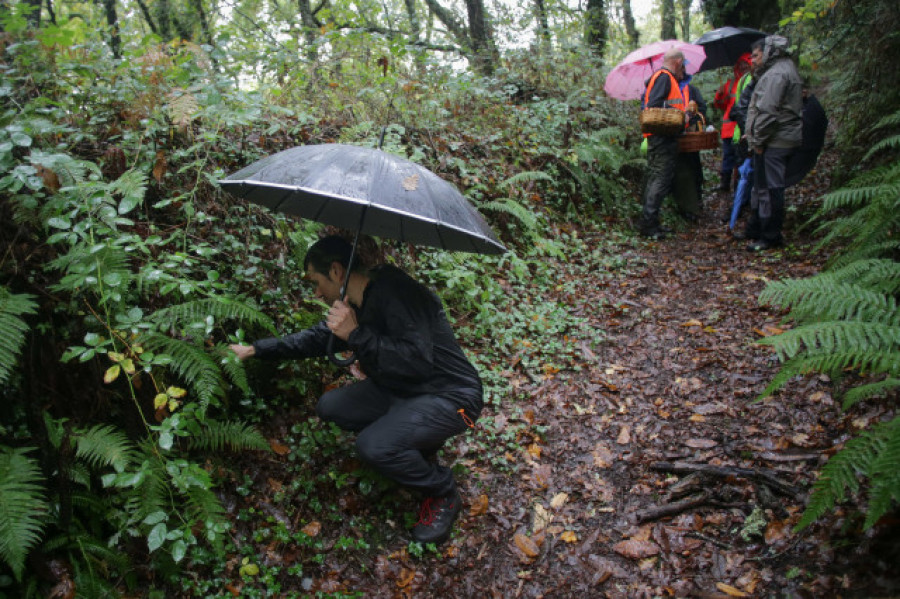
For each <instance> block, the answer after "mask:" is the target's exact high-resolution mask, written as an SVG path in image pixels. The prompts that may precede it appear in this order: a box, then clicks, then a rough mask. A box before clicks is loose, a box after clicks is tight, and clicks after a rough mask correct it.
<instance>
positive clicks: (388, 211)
mask: <svg viewBox="0 0 900 599" xmlns="http://www.w3.org/2000/svg"><path fill="white" fill-rule="evenodd" d="M219 184H220V185H221V186H222V187H224V188H225V189H227V190H228V191H229V192H231V193H232V194H234V195H236V196H238V197H241V198H245V199H247V200H249V201H251V202H253V203H255V204H260V205H262V206H265V207H267V208H269V209H271V210H275V211H277V212H282V213H284V214H289V215H295V216H301V217H303V218H308V219H310V220H314V221H316V222H320V223H323V224H326V225H333V226H336V227H340V228H343V229H349V230H352V231H356V239H355V240H354V242H353V253H352V254H351V257H350V261H351V262H352V261H353V255H354V254H355V253H356V246H357V242H358V240H359V235H360V234H363V233H364V234H367V235H374V236H376V237H384V238H389V239H397V240H400V241H407V242H410V243H414V244H419V245H425V246H429V247H435V248H441V249H445V250H450V251H462V252H474V253H478V254H502V253H503V252H505V251H506V248H505V247H504V246H503V244H501V243H500V242H499V241H498V240H497V238H496V236H495V235H494V233H493V231H491V228H490V227H489V226H488V224H487V223H486V222H485V221H484V219H483V218H482V216H481V215H480V214H479V213H478V211H476V210H475V208H474V207H473V206H472V205H471V204H469V202H468V200H466V198H465V197H464V196H463V195H462V194H461V193H460V192H459V191H458V190H457V189H456V187H454V186H453V185H452V184H450V183H448V182H447V181H444V180H443V179H441V178H440V177H438V176H437V175H435V174H434V173H432V172H431V171H430V170H428V169H426V168H425V167H423V166H420V165H418V164H416V163H415V162H411V161H409V160H406V159H404V158H400V157H398V156H394V155H393V154H388V153H387V152H384V151H382V150H380V149H375V148H364V147H360V146H350V145H344V144H321V145H309V146H298V147H296V148H291V149H289V150H284V151H283V152H279V153H277V154H273V155H272V156H269V157H267V158H263V159H262V160H259V161H257V162H254V163H253V164H251V165H250V166H247V167H245V168H243V169H241V170H239V171H238V172H236V173H234V174H233V175H230V176H228V177H226V178H225V179H222V180H220V181H219ZM349 275H350V269H349V268H348V269H347V279H345V280H344V288H343V290H342V293H341V295H342V296H343V295H344V293H345V292H346V287H347V280H349ZM332 340H333V338H332ZM329 349H330V345H329ZM331 357H332V361H335V362H337V363H340V364H342V365H347V364H350V363H352V362H353V360H354V358H350V359H348V360H342V361H337V360H335V359H334V357H333V356H331Z"/></svg>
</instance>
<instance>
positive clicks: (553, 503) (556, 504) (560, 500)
mask: <svg viewBox="0 0 900 599" xmlns="http://www.w3.org/2000/svg"><path fill="white" fill-rule="evenodd" d="M568 500H569V494H568V493H557V494H556V495H554V496H553V499H551V500H550V507H552V508H553V509H555V510H558V509H559V508H561V507H562V506H564V505H565V504H566V502H567V501H568Z"/></svg>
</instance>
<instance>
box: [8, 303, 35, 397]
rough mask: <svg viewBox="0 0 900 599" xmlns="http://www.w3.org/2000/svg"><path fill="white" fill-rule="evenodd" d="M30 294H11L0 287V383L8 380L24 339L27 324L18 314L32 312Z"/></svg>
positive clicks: (33, 304)
mask: <svg viewBox="0 0 900 599" xmlns="http://www.w3.org/2000/svg"><path fill="white" fill-rule="evenodd" d="M32 297H33V296H30V295H25V294H12V293H10V292H9V291H8V290H7V289H6V288H5V287H0V339H3V343H0V385H3V384H5V383H6V381H7V380H9V375H10V373H12V371H13V369H14V368H15V365H16V357H17V356H18V354H19V350H20V349H21V348H22V343H23V342H24V341H25V333H26V332H27V331H28V325H27V324H26V323H25V321H23V320H22V319H21V318H19V317H20V316H22V315H23V314H34V313H35V310H36V309H37V304H35V303H34V302H33V301H32Z"/></svg>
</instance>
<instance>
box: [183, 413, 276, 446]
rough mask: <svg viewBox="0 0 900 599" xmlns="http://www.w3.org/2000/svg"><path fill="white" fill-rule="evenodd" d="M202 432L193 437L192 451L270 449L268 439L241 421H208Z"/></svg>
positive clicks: (191, 442)
mask: <svg viewBox="0 0 900 599" xmlns="http://www.w3.org/2000/svg"><path fill="white" fill-rule="evenodd" d="M203 424H204V427H203V428H201V429H200V432H199V433H197V434H195V435H194V436H192V437H191V441H190V447H191V448H192V449H208V450H212V451H221V450H222V449H225V448H228V449H230V450H232V451H240V450H242V449H264V450H268V449H269V443H268V441H266V438H265V437H263V436H262V434H260V432H259V431H257V430H256V429H255V428H254V427H253V426H252V425H249V424H245V423H243V422H240V421H234V420H230V421H226V422H221V421H218V420H206V421H205V422H204V423H203Z"/></svg>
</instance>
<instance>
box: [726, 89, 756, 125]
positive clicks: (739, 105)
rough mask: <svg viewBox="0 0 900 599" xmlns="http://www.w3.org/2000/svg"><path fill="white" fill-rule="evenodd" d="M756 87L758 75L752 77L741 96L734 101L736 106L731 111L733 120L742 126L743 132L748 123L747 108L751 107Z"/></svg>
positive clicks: (730, 115)
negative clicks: (751, 99)
mask: <svg viewBox="0 0 900 599" xmlns="http://www.w3.org/2000/svg"><path fill="white" fill-rule="evenodd" d="M755 87H756V77H754V78H752V79H751V80H750V81H749V82H748V83H747V85H745V86H744V90H743V91H742V92H741V97H740V98H738V99H737V100H736V101H735V102H734V106H733V107H732V108H731V113H730V114H729V117H730V118H731V120H732V121H734V122H735V123H737V126H738V127H740V128H741V132H742V134H743V131H744V127H745V125H746V124H747V109H748V108H750V98H751V97H752V96H753V89H754V88H755Z"/></svg>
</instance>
